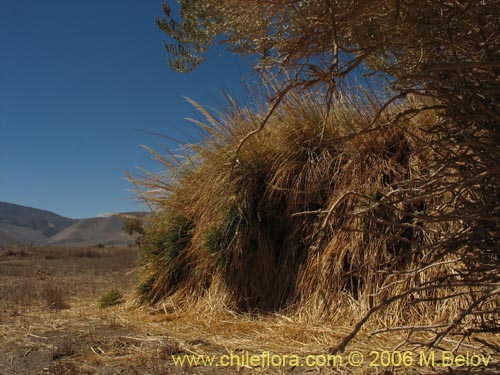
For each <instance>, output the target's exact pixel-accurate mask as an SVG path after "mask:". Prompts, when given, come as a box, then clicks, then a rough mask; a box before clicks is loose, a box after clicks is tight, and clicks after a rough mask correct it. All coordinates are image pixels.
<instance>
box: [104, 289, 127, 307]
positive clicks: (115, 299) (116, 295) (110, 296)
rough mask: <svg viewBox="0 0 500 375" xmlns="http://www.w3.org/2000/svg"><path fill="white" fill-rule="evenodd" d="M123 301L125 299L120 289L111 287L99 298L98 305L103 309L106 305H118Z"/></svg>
mask: <svg viewBox="0 0 500 375" xmlns="http://www.w3.org/2000/svg"><path fill="white" fill-rule="evenodd" d="M123 302H125V301H124V299H123V296H122V294H121V293H120V291H119V290H118V289H115V288H113V289H111V290H109V291H108V292H107V293H106V294H104V295H103V296H102V297H101V298H100V299H99V307H100V308H101V309H105V308H106V307H110V306H115V305H119V304H120V303H123Z"/></svg>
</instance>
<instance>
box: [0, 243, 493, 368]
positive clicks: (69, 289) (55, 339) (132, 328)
mask: <svg viewBox="0 0 500 375" xmlns="http://www.w3.org/2000/svg"><path fill="white" fill-rule="evenodd" d="M136 266H137V255H136V250H134V249H133V248H105V249H103V248H86V249H68V248H29V247H28V248H20V247H17V248H11V249H1V250H0V375H10V374H20V375H30V374H75V375H77V374H103V375H104V374H106V375H115V374H141V375H142V374H151V375H162V374H233V373H240V374H271V373H272V374H285V373H287V374H288V373H290V374H293V375H295V374H351V373H355V374H386V375H387V374H393V373H401V374H430V373H435V372H436V371H437V370H436V369H435V368H431V367H419V366H417V365H412V366H409V367H398V368H390V367H383V366H379V367H369V366H368V363H369V362H370V361H369V360H370V359H373V358H374V357H373V356H370V355H369V352H370V351H371V350H382V349H386V350H391V349H392V348H394V346H395V344H396V343H398V342H400V341H401V339H402V337H401V336H398V335H400V333H393V334H392V336H387V335H386V336H384V337H382V338H380V337H373V338H371V339H370V340H366V339H364V340H363V341H355V342H354V343H353V344H352V345H351V346H349V350H348V351H347V352H346V353H344V354H343V358H345V359H346V358H347V355H348V354H349V353H350V352H352V351H353V350H359V351H360V352H362V353H364V354H365V356H366V358H368V359H367V360H366V361H365V362H366V363H365V366H361V367H353V366H350V365H349V364H347V363H346V362H344V363H343V364H342V365H339V366H336V367H335V368H332V367H302V368H301V367H295V368H292V367H290V366H286V367H280V368H272V367H271V368H269V367H254V368H252V367H250V366H243V367H236V366H235V367H224V368H222V367H218V368H214V367H208V366H203V365H200V366H194V367H189V366H175V365H174V363H173V361H172V358H171V355H172V354H191V355H197V354H203V355H215V356H217V357H220V356H221V355H224V354H228V353H230V352H235V353H243V352H244V351H249V352H250V353H255V354H260V353H262V352H263V351H270V352H272V353H281V354H290V353H292V354H300V355H301V356H302V358H304V357H305V356H306V355H307V354H311V353H313V354H323V353H326V350H327V348H328V347H329V346H331V345H332V344H334V343H336V342H338V340H339V338H340V337H341V336H342V335H345V334H347V333H348V332H349V330H350V328H351V326H350V322H348V323H346V324H344V325H343V326H342V327H331V326H317V325H314V324H306V323H304V322H302V323H298V322H295V321H292V320H290V319H289V318H286V317H283V316H269V317H261V318H259V319H255V318H252V317H250V316H241V315H240V316H236V315H231V314H225V315H220V314H211V315H210V314H199V313H198V312H192V313H188V312H178V311H175V310H174V309H173V308H172V307H170V306H166V305H161V306H159V307H158V308H156V309H152V308H144V307H142V308H138V307H136V306H134V305H133V303H132V300H133V295H132V291H133V286H134V283H135V274H134V270H135V268H136ZM111 288H117V289H119V290H120V291H122V293H123V294H124V296H125V299H126V303H124V304H121V305H118V306H113V307H109V308H106V309H101V308H99V307H98V305H97V301H98V300H99V298H100V296H102V295H103V294H104V293H105V292H107V291H108V290H110V289H111ZM489 340H492V342H493V341H495V343H496V344H497V345H498V344H500V342H499V340H498V338H489ZM450 344H452V343H450ZM467 349H468V350H471V351H476V352H477V351H478V348H475V347H474V346H470V347H467V346H466V347H465V350H467ZM399 350H403V349H399ZM480 352H481V353H484V350H483V351H480ZM417 355H418V354H415V357H414V358H415V359H416V361H418V359H417V358H418V357H417ZM498 360H499V358H495V355H493V359H492V361H493V362H494V363H491V364H490V365H489V366H488V367H484V366H479V367H477V368H475V369H463V368H458V367H452V368H441V370H444V371H446V373H457V374H458V373H460V374H467V373H471V371H472V370H476V372H478V373H488V374H494V373H500V368H499V367H498ZM449 370H452V371H449ZM497 371H498V372H497Z"/></svg>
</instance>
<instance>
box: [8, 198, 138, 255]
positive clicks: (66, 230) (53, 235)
mask: <svg viewBox="0 0 500 375" xmlns="http://www.w3.org/2000/svg"><path fill="white" fill-rule="evenodd" d="M131 215H132V216H139V217H143V216H144V215H145V213H144V212H131V213H118V214H109V215H106V217H96V218H90V219H81V220H78V219H69V218H66V217H63V216H60V215H57V214H55V213H53V212H50V211H46V210H40V209H37V208H31V207H26V206H20V205H17V204H12V203H6V202H0V246H2V245H8V244H13V243H34V244H43V245H61V246H62V245H65V246H92V245H98V244H103V245H127V244H129V243H132V242H133V241H134V239H135V237H134V236H129V235H128V234H126V233H124V232H123V231H122V226H123V223H124V222H125V220H126V218H127V216H131Z"/></svg>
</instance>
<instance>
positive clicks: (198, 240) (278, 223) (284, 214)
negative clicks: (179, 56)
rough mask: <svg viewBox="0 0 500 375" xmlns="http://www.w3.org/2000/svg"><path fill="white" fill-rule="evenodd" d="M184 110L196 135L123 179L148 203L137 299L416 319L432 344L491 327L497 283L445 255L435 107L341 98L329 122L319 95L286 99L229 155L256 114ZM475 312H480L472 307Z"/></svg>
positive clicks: (412, 322) (452, 232)
mask: <svg viewBox="0 0 500 375" xmlns="http://www.w3.org/2000/svg"><path fill="white" fill-rule="evenodd" d="M367 103H370V104H367ZM194 105H195V106H196V108H197V109H198V110H199V111H200V113H201V114H202V115H203V116H204V117H205V120H206V124H205V123H203V122H202V121H200V120H195V123H196V124H197V125H198V126H200V128H201V130H200V131H201V132H202V133H203V134H204V138H203V140H202V142H201V143H199V144H192V145H186V146H185V155H184V157H177V156H174V155H170V157H164V156H162V155H160V154H159V153H157V152H155V151H154V150H150V149H149V151H150V152H151V153H152V155H153V156H154V157H155V158H157V159H158V161H159V162H160V163H162V164H163V165H164V166H165V167H166V172H165V173H163V174H158V175H154V174H149V173H146V174H145V175H143V176H138V177H135V178H134V179H133V182H134V183H135V184H136V186H142V187H143V188H145V191H144V189H143V190H142V191H141V192H140V194H141V195H142V197H143V198H144V199H145V200H146V201H147V202H148V203H149V204H151V205H155V206H156V207H157V211H156V213H155V214H154V215H152V217H151V218H150V221H149V223H148V225H147V227H146V228H145V231H144V234H143V236H142V238H141V239H140V241H139V242H140V248H141V250H140V251H141V283H140V285H139V288H138V292H139V300H140V301H142V302H149V303H153V304H154V303H158V302H161V301H163V302H165V303H167V304H168V305H169V306H170V307H169V308H171V309H172V310H174V311H175V310H177V309H180V311H184V310H186V309H194V310H195V311H198V312H199V313H203V314H204V316H206V315H208V316H210V315H211V314H212V315H215V316H216V315H217V314H218V313H221V312H224V311H236V312H238V313H251V314H252V313H255V312H258V313H260V314H264V315H265V314H275V313H279V314H280V315H286V316H293V317H294V318H296V319H298V321H302V322H307V324H312V323H314V322H320V321H323V322H329V323H331V324H337V323H338V324H341V325H342V326H344V327H345V325H346V324H347V325H350V326H351V327H353V328H352V332H353V334H356V333H357V332H359V331H360V330H362V329H363V328H367V327H368V328H372V329H382V330H387V331H388V332H390V331H391V329H400V330H403V331H407V332H408V340H410V338H411V339H413V338H416V337H419V338H422V337H424V336H426V335H422V332H424V330H420V329H418V328H417V329H412V328H411V327H412V326H418V327H427V331H425V332H426V333H427V334H429V335H428V336H426V339H425V340H424V341H425V342H426V343H430V344H431V345H434V344H437V343H439V342H441V341H442V339H443V337H444V336H446V335H448V334H449V333H450V332H452V331H453V330H454V328H456V327H457V326H460V329H463V330H464V331H465V332H466V333H465V335H469V334H471V332H481V329H482V328H481V327H484V320H482V319H483V318H485V317H486V316H487V318H486V319H489V320H490V322H489V323H488V324H491V326H495V324H498V322H499V321H500V320H499V316H498V304H499V301H498V289H495V286H494V285H493V286H492V285H490V284H489V283H482V282H481V281H478V282H474V281H473V280H469V279H466V278H465V276H464V277H462V276H460V275H465V273H464V268H465V267H467V265H466V264H464V263H463V262H462V260H463V258H461V256H460V255H457V254H458V253H455V252H454V251H450V250H449V249H452V247H451V246H450V245H449V244H450V241H452V240H453V238H454V236H456V235H459V234H460V231H461V227H460V223H459V222H457V221H456V220H454V219H451V220H447V219H446V212H447V211H446V210H447V209H448V207H449V205H450V204H452V203H451V202H452V201H453V200H454V193H453V192H452V191H449V190H442V191H436V192H431V193H428V191H429V187H428V186H429V185H428V181H429V178H431V177H432V174H433V173H434V171H432V170H428V169H427V168H428V166H429V165H431V164H429V160H432V158H433V157H434V156H435V155H434V152H435V151H434V149H433V148H432V147H429V144H431V143H432V139H431V138H432V133H431V132H429V131H428V130H429V129H432V128H433V127H434V126H435V125H436V123H439V121H440V114H439V113H438V112H436V111H416V112H417V113H418V114H416V115H413V116H406V117H404V116H403V117H399V116H398V114H401V113H412V111H411V110H412V108H415V107H419V106H420V105H421V103H417V102H416V101H409V102H406V103H394V104H393V106H392V107H389V108H386V110H385V111H384V112H382V113H380V111H379V109H380V108H378V107H377V105H375V104H373V103H372V101H371V100H370V98H361V99H356V98H354V97H349V96H345V97H343V99H339V100H338V101H337V102H336V103H335V105H334V107H333V108H334V110H332V111H330V113H329V116H328V117H327V122H326V124H325V122H324V119H325V118H326V117H325V108H324V105H322V103H321V101H320V99H318V96H315V95H313V94H295V93H289V95H288V96H287V98H286V100H285V101H284V102H283V103H282V105H281V106H280V107H279V108H278V109H276V111H275V113H274V114H273V116H272V117H271V118H270V119H269V122H268V124H267V125H266V127H265V128H263V129H262V130H261V131H259V132H258V133H255V134H254V136H252V137H250V138H248V139H247V140H246V142H245V144H244V147H242V148H241V149H240V150H239V153H238V155H235V154H234V151H235V150H236V149H238V146H239V145H240V144H241V140H242V139H243V138H245V136H246V135H247V134H249V133H250V132H252V131H253V130H255V129H257V128H258V126H259V124H261V122H262V117H263V116H264V115H265V111H264V112H262V113H261V112H255V111H251V110H248V109H246V108H242V107H239V106H238V105H236V104H234V102H230V105H229V107H228V108H227V109H226V110H225V112H224V113H218V114H217V115H212V114H211V113H209V112H208V111H207V110H205V109H204V108H202V107H201V106H199V105H198V104H196V103H194ZM379 115H380V116H379ZM374 118H377V119H378V121H376V122H374V121H373V119H374ZM440 172H441V171H440ZM440 178H441V177H440ZM426 179H427V180H426ZM431 180H432V179H431ZM421 191H426V193H425V194H420V192H421ZM433 217H439V220H433V219H432V218H433ZM443 217H444V218H445V219H442V218H443ZM443 239H445V240H443ZM470 293H472V294H473V295H474V296H484V298H483V297H481V298H483V299H480V300H477V303H476V302H475V301H476V300H475V299H474V298H476V297H474V298H473V299H472V301H473V302H471V299H469V296H470ZM476 306H482V307H483V308H485V310H483V313H478V314H479V315H471V314H470V313H469V312H470V311H472V309H474V308H475V307H476ZM469 308H470V311H469ZM382 311H383V314H380V312H382ZM464 311H465V312H466V313H465V315H461V314H462V312H464ZM467 311H469V312H467ZM481 314H483V315H482V316H481ZM465 316H468V318H467V319H466V318H465ZM346 317H348V318H347V319H348V322H346V321H345V319H346ZM368 320H369V322H368V325H367V321H368ZM405 327H406V328H405ZM464 331H462V333H459V335H462V339H464V338H465V336H463V335H464V334H463V332H464ZM453 332H454V331H453ZM488 332H489V331H488ZM346 337H347V338H348V339H347V341H345V342H342V343H341V344H340V346H339V347H336V348H330V350H331V351H336V350H342V349H344V348H345V345H347V343H348V342H349V341H350V340H352V337H353V336H352V335H350V334H347V333H346ZM467 337H468V336H467ZM456 339H457V340H460V339H459V338H456Z"/></svg>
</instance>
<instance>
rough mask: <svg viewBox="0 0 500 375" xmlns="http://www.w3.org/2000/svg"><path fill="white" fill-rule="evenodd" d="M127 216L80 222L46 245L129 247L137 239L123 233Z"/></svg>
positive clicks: (55, 236) (51, 239)
mask: <svg viewBox="0 0 500 375" xmlns="http://www.w3.org/2000/svg"><path fill="white" fill-rule="evenodd" d="M126 218H127V215H125V214H115V215H113V216H109V217H94V218H90V219H83V220H79V221H77V222H76V223H74V224H73V225H70V226H69V227H67V228H66V229H64V230H63V231H61V232H59V233H58V234H56V235H54V236H52V237H50V238H49V239H48V240H47V241H45V242H44V243H43V244H44V245H68V246H91V245H97V244H103V245H127V244H129V243H131V242H133V240H134V239H135V237H133V236H130V235H128V234H126V233H125V232H123V231H122V227H123V223H124V222H125V220H126Z"/></svg>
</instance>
